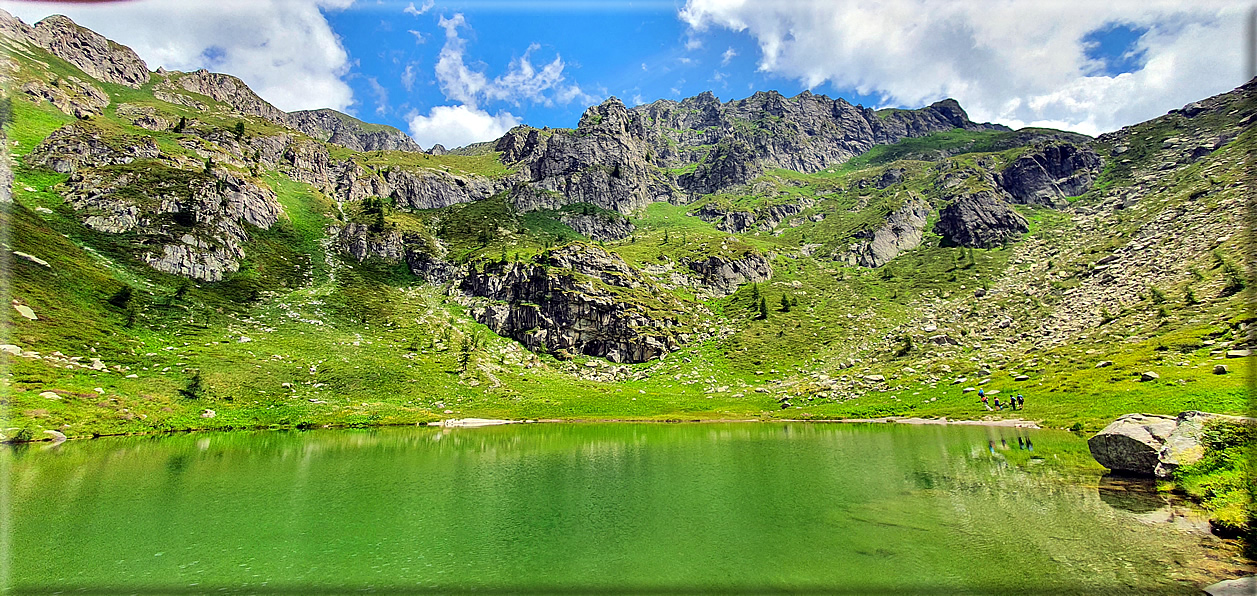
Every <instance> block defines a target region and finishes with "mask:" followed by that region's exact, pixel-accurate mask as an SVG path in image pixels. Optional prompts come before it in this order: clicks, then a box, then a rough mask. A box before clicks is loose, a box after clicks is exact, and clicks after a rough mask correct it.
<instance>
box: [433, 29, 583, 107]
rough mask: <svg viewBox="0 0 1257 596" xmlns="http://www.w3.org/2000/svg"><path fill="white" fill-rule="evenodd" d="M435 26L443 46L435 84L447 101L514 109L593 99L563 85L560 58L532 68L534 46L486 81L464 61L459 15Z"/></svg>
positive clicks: (484, 75)
mask: <svg viewBox="0 0 1257 596" xmlns="http://www.w3.org/2000/svg"><path fill="white" fill-rule="evenodd" d="M438 24H439V25H440V26H441V28H443V29H445V45H444V46H443V47H442V48H441V53H440V55H439V56H438V57H437V63H436V80H437V83H438V84H439V85H440V88H441V92H442V93H444V94H445V97H446V98H447V99H450V100H452V101H457V102H459V103H462V104H466V105H469V106H472V107H475V106H477V105H479V104H480V102H482V101H504V102H508V103H512V104H515V105H517V106H518V105H521V104H522V103H523V102H524V101H529V102H532V103H538V104H542V105H547V106H549V105H554V103H555V102H558V103H563V104H566V103H569V102H571V101H574V100H581V101H584V102H586V103H590V102H591V101H593V100H595V99H596V98H594V97H593V96H591V95H589V94H587V93H585V92H584V91H582V90H581V88H580V86H579V85H576V84H569V83H567V82H566V81H567V79H566V77H564V76H563V69H564V68H565V64H564V62H563V58H562V57H561V56H559V55H557V54H556V55H555V56H554V60H552V61H550V62H549V63H547V64H543V65H541V66H537V65H534V64H533V63H532V58H531V55H532V53H533V52H535V51H537V50H539V49H541V45H540V44H537V43H532V44H529V45H528V48H527V49H525V50H524V53H523V55H521V56H520V57H518V58H515V59H514V60H511V63H510V64H509V65H508V66H507V70H506V73H505V74H502V75H499V76H497V77H494V78H493V79H490V78H489V76H488V75H487V74H485V72H484V71H483V70H482V69H479V68H472V67H470V66H468V65H467V63H466V61H465V60H464V56H465V55H466V53H467V40H465V39H463V38H462V36H461V35H459V30H460V29H464V28H466V29H470V26H469V25H468V24H467V20H466V19H465V18H464V17H463V14H462V13H455V14H454V16H452V17H450V18H448V19H447V18H445V17H441V19H440V21H439V22H438Z"/></svg>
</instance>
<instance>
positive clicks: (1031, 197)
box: [997, 143, 1102, 206]
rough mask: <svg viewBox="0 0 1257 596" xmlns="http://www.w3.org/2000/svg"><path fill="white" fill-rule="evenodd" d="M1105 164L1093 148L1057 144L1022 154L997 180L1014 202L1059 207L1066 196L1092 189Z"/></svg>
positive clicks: (1039, 147)
mask: <svg viewBox="0 0 1257 596" xmlns="http://www.w3.org/2000/svg"><path fill="white" fill-rule="evenodd" d="M1101 165H1102V162H1101V160H1100V156H1099V155H1098V154H1097V153H1096V152H1095V151H1093V150H1092V149H1091V148H1089V147H1085V146H1081V145H1076V144H1073V143H1053V144H1050V145H1045V146H1038V147H1035V149H1034V150H1032V151H1030V152H1028V153H1026V154H1024V155H1022V156H1021V157H1019V158H1018V159H1017V161H1015V162H1013V163H1012V164H1010V165H1009V166H1008V167H1006V168H1004V169H1003V170H1002V171H1001V172H1000V173H999V175H998V177H997V180H998V182H999V186H1000V188H1001V189H1003V190H1004V192H1006V193H1008V195H1009V196H1011V197H1012V202H1014V203H1026V204H1034V205H1047V206H1058V205H1060V204H1061V203H1062V202H1063V200H1064V198H1065V197H1072V196H1077V195H1080V194H1082V193H1084V192H1086V191H1088V190H1090V189H1091V185H1092V183H1093V182H1094V181H1095V179H1096V177H1097V176H1099V175H1100V167H1101Z"/></svg>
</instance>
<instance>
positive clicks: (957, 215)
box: [934, 190, 1030, 248]
mask: <svg viewBox="0 0 1257 596" xmlns="http://www.w3.org/2000/svg"><path fill="white" fill-rule="evenodd" d="M934 231H935V232H938V233H939V234H940V235H941V236H942V237H943V243H944V244H945V245H951V246H968V247H975V248H993V247H996V246H1000V245H1002V244H1005V243H1007V242H1009V241H1012V240H1014V239H1016V238H1018V237H1019V236H1021V235H1022V234H1024V233H1026V232H1028V231H1030V227H1029V225H1028V224H1027V223H1026V219H1025V218H1024V217H1022V216H1021V215H1020V214H1018V213H1017V212H1016V211H1014V210H1013V208H1012V206H1010V205H1009V204H1008V203H1006V202H1004V201H1003V200H1002V199H1000V198H999V196H998V195H997V194H996V193H995V192H993V191H990V190H981V191H978V192H975V193H973V194H968V195H962V196H960V197H959V198H957V199H955V200H954V201H953V202H952V203H951V204H950V205H948V206H947V207H944V208H943V210H942V211H940V212H939V214H938V223H936V224H934Z"/></svg>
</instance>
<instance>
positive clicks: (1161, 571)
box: [12, 424, 1209, 593]
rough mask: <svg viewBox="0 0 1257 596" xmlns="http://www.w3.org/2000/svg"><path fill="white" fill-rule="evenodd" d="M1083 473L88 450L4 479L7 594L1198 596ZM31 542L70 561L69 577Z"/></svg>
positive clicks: (640, 429)
mask: <svg viewBox="0 0 1257 596" xmlns="http://www.w3.org/2000/svg"><path fill="white" fill-rule="evenodd" d="M1087 457H1089V456H1088V455H1087V451H1086V444H1085V442H1083V441H1082V440H1081V439H1078V438H1077V437H1075V436H1073V435H1070V434H1069V433H1062V432H1051V431H1034V430H1027V429H1013V428H986V427H954V426H953V427H947V426H922V427H915V426H908V425H895V424H892V425H855V424H680V425H663V424H614V425H613V424H604V425H518V426H507V427H486V428H467V429H436V428H408V429H378V430H364V431H307V432H300V431H298V432H266V433H230V434H216V435H179V436H171V437H164V438H143V439H109V440H100V441H90V442H81V443H77V444H72V445H71V444H67V445H65V446H63V448H62V449H60V450H59V451H58V452H57V453H56V454H52V453H47V454H45V453H28V454H26V455H25V456H24V457H22V458H21V459H20V460H17V461H13V462H12V469H13V472H14V473H13V478H14V484H13V492H12V497H13V502H14V512H15V517H14V522H13V523H14V526H13V527H14V532H13V541H14V545H15V548H16V552H20V553H21V556H20V557H17V558H15V560H14V563H13V577H14V581H16V582H17V583H18V584H19V585H21V586H27V587H32V588H35V587H39V588H47V589H46V590H43V591H68V590H75V589H78V588H81V587H85V586H103V585H108V586H115V587H117V588H118V590H119V591H126V590H127V589H130V588H135V587H136V586H154V585H156V586H167V587H179V588H180V589H183V590H186V589H187V586H188V585H193V584H195V585H197V586H201V587H203V588H204V591H207V592H208V591H214V590H215V589H217V588H218V587H224V586H239V585H242V582H245V581H249V582H262V581H267V582H271V584H282V585H289V586H306V587H315V588H318V589H320V590H323V591H327V590H331V589H343V590H345V591H350V590H356V589H359V588H362V587H366V586H377V587H378V586H384V587H388V586H401V587H405V586H417V587H423V588H424V589H427V590H430V591H439V590H440V589H442V588H446V589H450V590H454V591H460V590H461V591H466V590H471V589H485V590H498V591H509V590H510V589H512V588H529V589H532V588H536V587H537V586H541V587H543V588H544V587H545V586H550V587H561V586H572V585H576V586H587V587H590V588H591V591H597V590H598V589H600V588H607V587H615V586H641V587H643V589H644V590H645V591H652V592H659V591H661V590H669V589H675V590H680V589H681V588H685V589H689V590H696V589H697V590H698V591H717V592H722V591H747V590H751V589H752V588H754V589H756V590H752V591H774V590H783V591H790V590H794V589H801V588H806V589H812V588H815V587H818V586H819V587H822V588H823V587H827V586H846V587H847V588H848V589H853V588H852V587H862V588H864V589H867V590H871V591H883V592H884V591H903V590H909V591H911V590H921V589H926V588H928V589H930V590H935V591H937V590H942V591H949V592H956V591H961V592H964V591H969V592H974V591H977V592H997V593H1004V592H1018V591H1023V592H1024V591H1026V590H1045V589H1046V590H1055V591H1063V592H1081V593H1100V592H1104V593H1110V592H1118V593H1120V592H1131V593H1141V592H1150V591H1152V592H1167V591H1168V592H1174V591H1180V589H1181V590H1182V591H1190V590H1194V589H1195V586H1196V585H1198V584H1197V583H1192V582H1194V581H1195V580H1194V579H1192V578H1195V577H1197V576H1198V575H1200V573H1201V572H1199V571H1195V570H1194V569H1195V568H1196V567H1199V566H1198V565H1196V562H1197V560H1198V559H1199V554H1198V553H1197V550H1198V547H1197V546H1196V542H1195V540H1196V539H1195V538H1193V537H1191V536H1187V535H1185V534H1183V533H1182V532H1179V531H1177V530H1176V529H1175V528H1174V527H1173V526H1168V525H1165V524H1161V525H1158V526H1153V527H1149V526H1148V525H1145V524H1144V523H1143V522H1142V520H1140V519H1136V518H1135V517H1134V516H1135V515H1142V514H1129V515H1114V513H1113V511H1114V509H1113V508H1112V507H1113V506H1114V505H1113V503H1114V502H1121V503H1123V504H1124V505H1125V506H1126V507H1134V508H1135V509H1139V508H1146V507H1147V505H1146V504H1142V502H1135V503H1134V504H1133V505H1132V504H1130V503H1127V502H1126V501H1124V500H1121V499H1118V500H1113V499H1116V498H1117V497H1114V496H1113V495H1117V494H1118V493H1119V492H1122V491H1124V492H1125V493H1132V494H1134V493H1136V491H1134V490H1133V489H1130V488H1129V487H1120V489H1121V490H1120V491H1119V487H1118V486H1117V485H1116V484H1114V483H1113V482H1107V483H1104V482H1102V483H1101V484H1102V486H1106V487H1109V488H1105V489H1103V490H1101V491H1099V492H1097V491H1096V489H1094V488H1092V487H1094V486H1096V483H1097V477H1098V474H1097V473H1095V472H1094V471H1092V470H1094V468H1085V469H1078V468H1076V467H1074V466H1072V465H1070V464H1069V462H1071V461H1084V460H1083V459H1082V458H1087ZM1045 461H1051V462H1053V464H1054V465H1043V464H1042V463H1041V462H1045ZM1110 493H1111V494H1110ZM49 494H56V495H57V497H56V498H55V499H50V498H47V496H48V495H49ZM1106 495H1108V496H1106ZM1125 497H1126V495H1124V494H1123V495H1121V498H1125ZM1135 509H1125V510H1124V511H1127V512H1129V511H1134V510H1135ZM1171 513H1173V511H1172V510H1171V511H1170V512H1163V511H1162V510H1159V509H1156V510H1149V511H1148V513H1147V514H1148V515H1153V514H1155V515H1162V516H1163V517H1165V518H1167V519H1169V518H1170V514H1171ZM49 536H68V537H73V540H74V544H75V553H74V556H73V557H66V556H65V553H64V552H62V551H60V550H59V549H58V546H57V543H56V542H55V541H50V540H48V537H49ZM159 553H160V554H159ZM1010 569H1016V570H1017V571H1016V573H1010V572H1009V570H1010ZM1193 574H1196V575H1193ZM1184 578H1188V579H1190V580H1191V581H1190V582H1188V583H1183V581H1186V580H1184ZM1203 579H1209V578H1203ZM253 585H257V584H253ZM758 588H763V589H758ZM806 589H805V590H803V591H807V590H806ZM535 591H536V590H534V592H535ZM542 591H544V590H542ZM857 591H858V590H857Z"/></svg>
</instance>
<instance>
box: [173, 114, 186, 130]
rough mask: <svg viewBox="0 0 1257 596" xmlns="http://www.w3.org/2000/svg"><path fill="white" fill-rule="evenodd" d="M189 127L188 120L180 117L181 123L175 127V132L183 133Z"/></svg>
mask: <svg viewBox="0 0 1257 596" xmlns="http://www.w3.org/2000/svg"><path fill="white" fill-rule="evenodd" d="M187 126H188V119H187V118H185V117H183V116H180V117H179V123H178V124H176V125H175V132H183V129H184V128H186V127H187Z"/></svg>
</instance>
